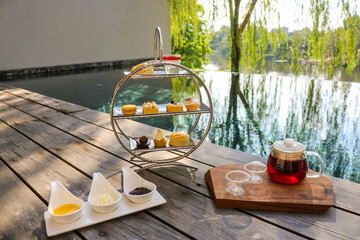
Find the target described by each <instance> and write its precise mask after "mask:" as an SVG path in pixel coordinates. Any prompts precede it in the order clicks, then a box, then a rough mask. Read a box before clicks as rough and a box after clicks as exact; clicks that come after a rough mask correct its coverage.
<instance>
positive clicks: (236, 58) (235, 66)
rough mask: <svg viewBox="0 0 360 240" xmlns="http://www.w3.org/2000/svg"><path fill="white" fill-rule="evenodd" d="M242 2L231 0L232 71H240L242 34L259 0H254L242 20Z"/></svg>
mask: <svg viewBox="0 0 360 240" xmlns="http://www.w3.org/2000/svg"><path fill="white" fill-rule="evenodd" d="M240 2H241V0H229V11H230V41H231V51H230V53H231V54H230V60H231V71H232V72H239V63H240V59H241V49H240V47H241V42H240V35H241V34H242V33H243V32H244V30H245V27H246V25H247V24H248V22H249V20H250V17H251V14H252V12H253V10H254V8H255V5H256V3H257V0H252V1H251V4H250V6H249V9H248V11H247V13H246V16H245V18H244V19H243V20H242V22H241V24H240V25H239V23H240V21H239V18H240Z"/></svg>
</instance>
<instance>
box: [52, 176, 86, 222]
mask: <svg viewBox="0 0 360 240" xmlns="http://www.w3.org/2000/svg"><path fill="white" fill-rule="evenodd" d="M64 204H76V205H78V206H79V207H80V209H79V210H77V211H75V212H72V213H68V214H64V215H55V214H54V210H55V209H56V208H58V207H60V206H62V205H64ZM83 208H84V201H83V200H81V199H80V198H77V197H75V196H74V195H73V194H72V193H71V192H70V191H69V190H68V189H67V188H66V187H65V186H64V185H62V183H61V182H59V181H53V182H51V194H50V202H49V207H48V212H49V214H50V215H51V217H52V218H53V219H54V220H55V221H56V222H58V223H61V224H67V223H72V222H75V221H76V220H78V219H79V218H80V217H81V214H82V211H83Z"/></svg>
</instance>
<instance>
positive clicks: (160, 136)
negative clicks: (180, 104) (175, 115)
mask: <svg viewBox="0 0 360 240" xmlns="http://www.w3.org/2000/svg"><path fill="white" fill-rule="evenodd" d="M166 142H167V138H166V137H165V135H164V131H163V130H161V129H158V130H157V131H156V133H155V137H154V143H155V147H166Z"/></svg>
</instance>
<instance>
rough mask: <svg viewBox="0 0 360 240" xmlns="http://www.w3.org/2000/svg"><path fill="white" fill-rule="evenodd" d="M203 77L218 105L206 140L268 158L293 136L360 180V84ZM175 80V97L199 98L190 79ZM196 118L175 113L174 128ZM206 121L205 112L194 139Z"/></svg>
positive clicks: (328, 166)
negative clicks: (275, 144)
mask: <svg viewBox="0 0 360 240" xmlns="http://www.w3.org/2000/svg"><path fill="white" fill-rule="evenodd" d="M203 78H204V80H205V83H206V84H207V86H208V87H209V90H210V92H211V94H212V100H213V105H214V118H213V123H212V128H211V131H210V133H209V135H208V137H207V141H209V142H212V143H216V144H219V145H222V146H227V147H230V148H234V149H238V150H242V151H245V152H250V153H254V154H257V155H261V156H264V157H267V156H268V154H269V153H270V151H269V149H268V147H269V146H270V145H271V144H272V143H273V142H274V141H277V140H281V139H284V138H286V137H291V138H294V139H295V140H296V141H299V142H302V143H304V144H305V145H306V146H307V149H308V150H312V151H316V152H318V153H320V155H321V156H322V157H323V159H324V161H325V172H326V173H328V174H331V175H333V176H336V177H341V178H345V179H349V180H351V181H354V182H360V173H359V170H360V97H359V96H358V93H359V92H360V85H359V84H351V83H344V82H334V81H316V80H306V79H295V78H288V77H280V76H260V75H254V74H241V75H237V76H236V75H233V76H232V75H231V74H229V73H204V75H203ZM173 84H175V85H176V86H173V90H174V92H175V91H178V93H174V98H183V97H185V96H196V89H195V88H191V87H189V85H187V83H186V82H184V81H178V82H173ZM179 92H182V93H179ZM184 92H185V93H184ZM176 94H177V95H176ZM204 102H205V103H207V100H206V99H204ZM195 118H196V116H195V115H193V116H182V117H177V119H176V120H174V127H175V129H176V130H189V129H190V127H191V126H192V123H193V122H194V121H195ZM207 121H208V115H207V114H203V115H202V116H201V118H200V122H199V125H198V127H197V128H196V129H195V131H194V132H193V134H192V136H193V137H196V138H201V137H202V134H203V133H204V130H205V128H206V125H207ZM310 167H311V168H312V169H314V170H318V168H319V165H318V163H317V162H316V161H310Z"/></svg>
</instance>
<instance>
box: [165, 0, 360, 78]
mask: <svg viewBox="0 0 360 240" xmlns="http://www.w3.org/2000/svg"><path fill="white" fill-rule="evenodd" d="M223 1H224V2H222V3H221V1H220V2H219V1H215V0H209V2H210V3H212V4H210V5H211V8H212V9H211V11H212V12H213V14H214V15H215V16H216V15H217V14H218V11H217V9H219V8H220V6H221V7H224V8H225V9H226V11H227V12H228V16H229V20H230V31H229V49H230V62H231V71H233V72H239V64H241V65H244V66H245V68H247V67H249V66H252V67H255V66H256V65H258V64H261V65H264V63H265V54H266V53H268V52H269V49H268V48H269V47H270V48H271V51H272V52H278V51H277V50H276V49H275V48H280V50H279V52H280V53H281V60H285V53H287V52H290V57H288V58H287V59H288V60H291V66H292V68H293V69H294V70H295V72H298V71H299V60H300V59H301V58H302V57H303V56H304V55H306V58H307V59H308V58H311V60H312V61H313V62H315V63H321V66H322V67H323V68H324V66H325V60H328V59H330V61H328V62H329V63H330V71H332V70H333V67H336V66H343V65H344V66H347V72H348V73H351V72H352V71H353V70H354V69H355V67H356V65H357V64H358V63H360V51H359V47H358V42H359V41H358V38H359V36H360V28H358V27H357V26H358V25H359V24H358V22H359V21H358V19H359V18H357V15H356V8H354V6H356V0H341V1H339V2H338V5H337V9H336V11H339V10H340V11H341V13H342V19H343V26H342V27H340V28H337V29H335V30H332V29H331V28H330V24H329V22H330V21H329V16H330V11H331V9H333V8H331V7H330V0H307V1H303V0H294V1H295V2H296V3H297V6H298V11H297V12H299V13H301V16H300V17H299V18H302V16H303V15H304V14H310V17H311V19H312V26H311V28H310V29H304V30H303V31H295V32H294V34H293V35H292V36H290V35H287V34H288V33H286V32H284V31H283V30H282V28H281V26H280V25H279V28H278V30H277V31H276V32H275V31H270V32H269V31H268V30H267V28H268V27H267V22H268V20H269V18H270V17H271V16H274V15H276V13H277V14H278V18H279V22H280V17H281V16H280V13H279V12H277V10H276V7H275V6H276V4H277V2H278V1H277V0H242V1H241V0H227V1H226V0H223ZM169 3H170V9H171V20H172V23H171V26H172V39H173V44H174V46H182V43H183V42H184V39H185V38H186V37H187V36H186V31H187V30H186V28H188V26H191V28H190V29H192V31H193V33H192V34H190V37H192V39H191V40H190V41H189V42H191V43H192V45H191V46H190V47H193V48H195V49H198V50H200V51H203V50H201V49H202V48H199V47H197V46H198V45H199V44H201V42H199V41H198V40H199V39H201V38H199V37H198V36H200V34H201V33H202V32H203V27H199V26H200V25H201V23H202V24H203V23H204V22H202V20H201V15H202V14H203V8H201V7H199V4H198V2H197V0H169ZM287 3H288V2H286V4H287ZM220 4H221V5H220ZM305 6H308V7H309V9H307V10H308V13H306V12H304V8H305ZM351 6H353V7H351ZM213 19H214V18H213ZM213 21H216V17H215V20H213ZM299 21H301V19H299ZM294 24H295V23H294ZM202 26H204V24H203V25H202ZM184 29H185V31H184ZM188 37H189V36H188ZM202 39H204V38H202ZM176 44H177V45H176ZM205 44H207V43H205ZM174 46H173V49H174ZM205 49H207V48H205ZM188 52H191V51H188ZM303 53H305V54H303ZM194 54H195V55H199V56H201V55H200V54H198V52H196V51H195V52H194ZM287 55H288V54H287ZM201 57H204V55H203V56H201ZM204 62H205V61H204ZM204 62H200V63H204Z"/></svg>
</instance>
